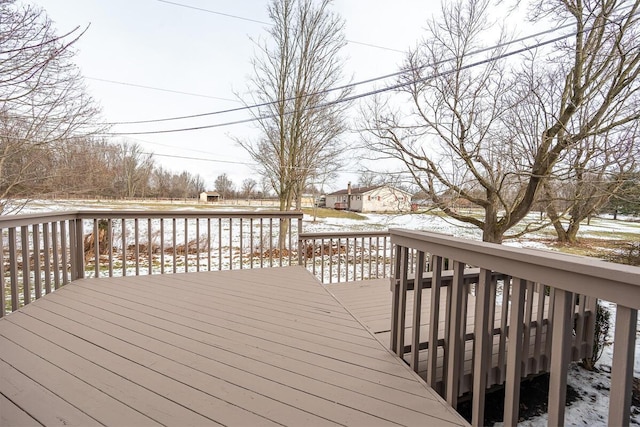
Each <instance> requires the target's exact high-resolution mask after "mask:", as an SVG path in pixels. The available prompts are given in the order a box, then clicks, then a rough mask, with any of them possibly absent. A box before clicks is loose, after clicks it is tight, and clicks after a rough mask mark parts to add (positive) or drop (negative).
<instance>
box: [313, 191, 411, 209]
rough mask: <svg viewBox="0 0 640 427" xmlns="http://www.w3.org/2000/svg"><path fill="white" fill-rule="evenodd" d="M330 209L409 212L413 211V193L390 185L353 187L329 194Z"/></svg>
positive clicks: (327, 202) (327, 200) (327, 197)
mask: <svg viewBox="0 0 640 427" xmlns="http://www.w3.org/2000/svg"><path fill="white" fill-rule="evenodd" d="M325 202H326V205H327V207H328V208H334V209H344V210H350V211H354V212H408V211H410V210H411V193H408V192H406V191H404V190H401V189H399V188H395V187H392V186H390V185H375V186H372V187H351V184H349V185H347V188H346V189H344V190H339V191H336V192H334V193H331V194H327V195H326V198H325Z"/></svg>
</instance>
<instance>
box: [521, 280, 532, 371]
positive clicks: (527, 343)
mask: <svg viewBox="0 0 640 427" xmlns="http://www.w3.org/2000/svg"><path fill="white" fill-rule="evenodd" d="M533 290H534V283H533V282H530V281H529V282H527V296H526V298H527V299H526V305H525V306H526V308H525V312H524V339H523V343H522V352H523V353H524V354H523V356H524V357H523V359H522V360H523V361H524V372H523V373H522V375H523V376H525V377H526V376H527V375H529V374H530V373H531V348H530V347H531V319H532V318H533V300H534V296H533Z"/></svg>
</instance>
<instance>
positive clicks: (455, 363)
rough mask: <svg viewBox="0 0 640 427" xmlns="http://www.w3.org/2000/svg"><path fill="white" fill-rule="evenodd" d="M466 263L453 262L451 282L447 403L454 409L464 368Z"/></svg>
mask: <svg viewBox="0 0 640 427" xmlns="http://www.w3.org/2000/svg"><path fill="white" fill-rule="evenodd" d="M464 289H465V286H464V263H462V262H459V261H454V262H453V280H452V281H451V288H450V290H449V291H450V292H451V310H450V312H449V322H450V334H449V348H448V354H447V359H448V360H447V372H445V375H446V376H447V378H446V381H445V384H446V391H445V392H446V397H447V403H449V405H451V406H452V407H454V408H456V407H457V406H458V392H459V390H460V375H461V372H462V368H463V363H464V360H463V357H462V356H463V353H464V341H465V338H464V325H463V322H466V321H467V319H466V318H465V313H463V305H464V302H463V299H465V298H466V295H464Z"/></svg>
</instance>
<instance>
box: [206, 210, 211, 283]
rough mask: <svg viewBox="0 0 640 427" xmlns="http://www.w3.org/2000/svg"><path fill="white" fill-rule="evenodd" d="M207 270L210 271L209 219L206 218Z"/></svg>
mask: <svg viewBox="0 0 640 427" xmlns="http://www.w3.org/2000/svg"><path fill="white" fill-rule="evenodd" d="M207 270H208V271H211V218H207Z"/></svg>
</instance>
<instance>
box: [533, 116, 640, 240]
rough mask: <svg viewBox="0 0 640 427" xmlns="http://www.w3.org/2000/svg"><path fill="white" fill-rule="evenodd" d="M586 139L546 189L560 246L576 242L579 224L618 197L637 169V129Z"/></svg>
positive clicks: (545, 197)
mask: <svg viewBox="0 0 640 427" xmlns="http://www.w3.org/2000/svg"><path fill="white" fill-rule="evenodd" d="M629 125H630V126H625V127H622V129H620V131H618V132H613V133H610V134H603V135H598V136H592V137H590V138H586V139H585V140H583V141H580V142H579V143H577V144H576V145H575V146H574V147H572V148H571V149H570V150H568V151H566V152H565V153H564V156H563V158H562V159H561V160H560V161H558V163H557V165H556V167H555V168H554V173H553V174H552V175H551V176H550V177H549V179H548V180H546V181H545V183H544V185H543V189H544V191H543V193H542V198H543V200H544V204H545V205H546V212H547V216H548V217H549V219H550V220H551V223H552V225H553V227H554V229H555V231H556V234H557V236H558V241H559V242H561V243H568V244H573V243H576V242H577V239H578V231H579V229H580V224H581V223H582V222H583V221H584V220H588V219H589V218H590V217H591V216H592V215H594V214H595V213H597V212H598V211H599V210H600V208H602V207H603V206H604V205H606V204H607V202H608V201H609V199H611V197H613V196H615V195H616V194H617V193H618V192H619V191H620V190H621V188H622V186H623V185H624V184H625V182H626V177H627V176H628V174H629V173H630V172H631V171H634V170H636V169H637V167H638V160H637V159H638V158H639V157H640V144H635V140H636V134H637V130H638V125H637V124H636V123H630V124H629Z"/></svg>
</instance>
